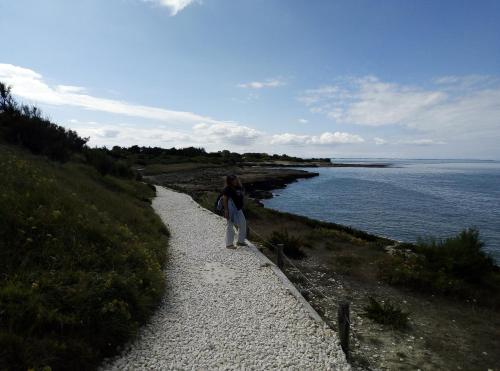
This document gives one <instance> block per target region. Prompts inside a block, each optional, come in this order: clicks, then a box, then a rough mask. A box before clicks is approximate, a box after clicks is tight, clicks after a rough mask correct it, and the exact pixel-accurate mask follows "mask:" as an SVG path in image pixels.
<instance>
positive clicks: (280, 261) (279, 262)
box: [276, 243, 283, 269]
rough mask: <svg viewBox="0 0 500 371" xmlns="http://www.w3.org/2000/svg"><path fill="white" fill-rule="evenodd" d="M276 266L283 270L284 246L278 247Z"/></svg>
mask: <svg viewBox="0 0 500 371" xmlns="http://www.w3.org/2000/svg"><path fill="white" fill-rule="evenodd" d="M276 247H277V249H276V265H277V266H278V268H279V269H283V244H282V243H279V244H278V245H276Z"/></svg>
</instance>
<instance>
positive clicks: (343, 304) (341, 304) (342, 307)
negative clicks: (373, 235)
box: [247, 226, 356, 359]
mask: <svg viewBox="0 0 500 371" xmlns="http://www.w3.org/2000/svg"><path fill="white" fill-rule="evenodd" d="M247 228H248V230H249V231H250V232H251V233H252V234H253V235H255V236H257V237H258V238H259V239H260V240H261V241H262V243H263V246H262V247H264V248H267V249H269V246H271V247H272V248H273V250H274V252H276V261H277V264H276V265H277V266H278V267H279V268H280V269H281V270H283V271H284V269H283V268H284V262H286V263H287V264H289V265H290V266H291V267H293V269H294V270H295V271H296V272H298V274H299V275H300V277H302V278H303V279H304V281H305V282H307V284H308V285H309V286H310V288H312V289H313V290H314V291H315V292H317V293H319V295H320V296H321V297H323V299H326V300H327V302H329V303H337V304H338V310H337V326H338V333H339V338H340V344H341V347H342V350H343V351H344V353H345V354H346V357H347V358H348V359H349V333H350V332H351V331H352V333H353V335H354V336H355V335H356V333H355V332H354V329H353V328H351V320H350V306H349V302H347V301H343V300H342V301H339V300H337V299H335V298H333V297H331V296H329V295H327V294H326V293H325V292H324V291H323V290H322V289H321V288H320V287H318V286H317V285H316V284H315V283H314V282H313V281H312V280H311V279H310V278H309V277H307V275H306V274H305V273H304V272H303V271H302V270H301V269H300V268H299V267H298V266H297V265H296V264H295V263H294V262H293V261H292V260H291V259H290V258H288V256H286V255H285V253H284V252H283V247H284V245H283V244H273V243H271V242H269V241H268V239H266V238H264V237H263V236H262V235H261V234H259V233H258V232H257V231H255V230H254V229H253V228H251V227H249V226H248V227H247ZM308 291H311V290H310V289H309V290H308Z"/></svg>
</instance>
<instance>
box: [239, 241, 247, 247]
mask: <svg viewBox="0 0 500 371" xmlns="http://www.w3.org/2000/svg"><path fill="white" fill-rule="evenodd" d="M236 245H238V246H248V245H247V243H246V242H238V243H237V244H236Z"/></svg>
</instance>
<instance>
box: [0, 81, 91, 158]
mask: <svg viewBox="0 0 500 371" xmlns="http://www.w3.org/2000/svg"><path fill="white" fill-rule="evenodd" d="M0 140H4V141H6V142H8V143H12V144H16V145H22V146H24V147H26V148H28V149H29V150H30V151H31V152H33V153H35V154H41V155H45V156H48V157H49V158H51V159H53V160H57V161H67V160H69V158H70V157H71V155H72V153H74V152H78V151H81V150H82V149H83V148H84V146H85V143H86V142H87V139H82V138H80V137H79V136H78V134H77V133H76V132H74V131H72V130H66V129H64V128H63V127H61V126H58V125H56V124H53V123H51V122H50V121H49V120H48V119H46V118H43V117H42V115H41V111H40V110H39V109H38V108H37V107H31V106H27V105H20V104H18V103H17V102H16V101H15V100H14V98H13V97H12V94H11V90H10V88H8V87H7V86H5V84H3V83H1V82H0Z"/></svg>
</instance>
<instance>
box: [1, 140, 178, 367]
mask: <svg viewBox="0 0 500 371" xmlns="http://www.w3.org/2000/svg"><path fill="white" fill-rule="evenodd" d="M0 168H1V169H2V177H0V220H1V223H0V308H1V309H0V369H1V370H18V369H25V370H26V369H28V368H35V369H41V368H42V367H44V366H50V367H52V368H53V369H54V370H58V369H74V370H83V369H85V370H88V369H92V368H94V367H95V366H96V365H97V364H98V362H99V361H100V360H101V359H102V358H103V357H105V356H110V355H113V354H114V353H115V351H116V347H117V346H118V345H121V344H123V343H124V342H125V341H127V340H129V339H130V338H131V337H133V336H134V334H135V333H136V331H137V329H138V327H139V325H140V324H141V323H144V322H145V321H146V319H147V318H148V316H149V315H150V314H151V313H152V312H153V310H154V308H155V307H156V305H157V303H158V302H159V300H160V298H161V295H162V292H163V288H164V277H163V273H162V266H163V265H164V263H165V250H166V243H167V238H168V232H167V231H166V229H165V226H164V225H163V224H162V222H161V221H160V219H159V217H158V216H157V215H156V214H155V213H154V212H153V210H152V209H151V206H150V204H149V200H150V199H151V198H152V197H153V196H154V190H152V189H151V188H150V187H149V186H147V185H146V184H143V183H140V182H136V181H134V180H128V179H123V178H116V177H112V176H102V175H101V174H99V173H98V172H97V171H96V170H95V169H94V168H92V167H89V166H87V165H84V164H77V163H73V162H68V163H65V164H58V163H54V162H51V161H49V160H47V159H44V158H43V157H36V156H33V155H30V154H27V153H25V152H23V151H20V150H19V149H15V148H12V147H7V146H4V145H0ZM146 201H147V202H146Z"/></svg>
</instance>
